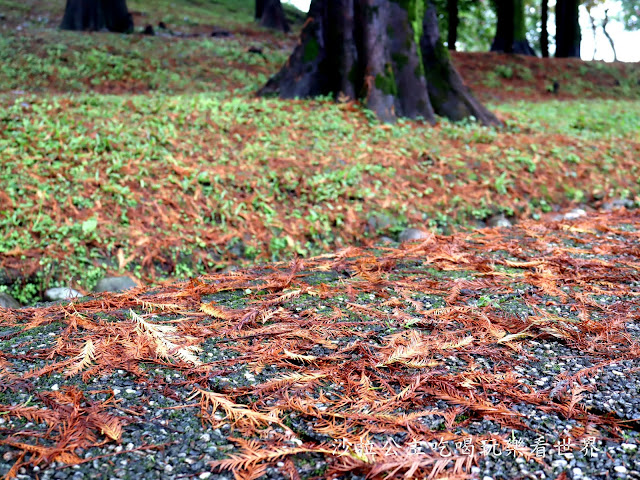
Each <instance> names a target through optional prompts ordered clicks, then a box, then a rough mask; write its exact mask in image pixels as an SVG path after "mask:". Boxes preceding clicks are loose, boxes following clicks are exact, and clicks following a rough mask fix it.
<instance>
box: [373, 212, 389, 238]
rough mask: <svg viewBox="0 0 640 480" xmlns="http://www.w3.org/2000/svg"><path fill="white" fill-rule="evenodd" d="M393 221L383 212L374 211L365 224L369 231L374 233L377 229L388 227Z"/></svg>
mask: <svg viewBox="0 0 640 480" xmlns="http://www.w3.org/2000/svg"><path fill="white" fill-rule="evenodd" d="M392 223H393V220H392V219H391V217H389V216H387V215H384V214H383V213H374V214H373V215H371V216H370V217H369V218H368V219H367V226H368V227H369V231H370V232H372V233H375V232H376V231H377V230H384V229H385V228H389V227H390V226H391V225H392Z"/></svg>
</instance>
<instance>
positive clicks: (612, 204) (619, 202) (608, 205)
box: [602, 198, 636, 211]
mask: <svg viewBox="0 0 640 480" xmlns="http://www.w3.org/2000/svg"><path fill="white" fill-rule="evenodd" d="M635 206H636V204H635V202H634V201H633V200H630V199H628V198H614V199H613V200H610V201H608V202H604V203H603V204H602V209H603V210H606V211H610V210H617V209H618V208H628V209H630V208H634V207H635Z"/></svg>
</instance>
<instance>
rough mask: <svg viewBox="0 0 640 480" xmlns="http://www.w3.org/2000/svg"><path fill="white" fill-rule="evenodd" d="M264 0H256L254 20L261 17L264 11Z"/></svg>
mask: <svg viewBox="0 0 640 480" xmlns="http://www.w3.org/2000/svg"><path fill="white" fill-rule="evenodd" d="M264 2H265V0H256V14H255V20H256V21H258V20H260V19H261V18H262V12H264Z"/></svg>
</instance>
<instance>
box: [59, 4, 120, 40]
mask: <svg viewBox="0 0 640 480" xmlns="http://www.w3.org/2000/svg"><path fill="white" fill-rule="evenodd" d="M60 28H62V29H63V30H89V31H101V30H108V31H110V32H120V33H123V32H131V31H132V30H133V18H132V17H131V14H130V13H129V10H128V9H127V2H126V0H67V5H66V8H65V11H64V17H63V18H62V23H61V24H60Z"/></svg>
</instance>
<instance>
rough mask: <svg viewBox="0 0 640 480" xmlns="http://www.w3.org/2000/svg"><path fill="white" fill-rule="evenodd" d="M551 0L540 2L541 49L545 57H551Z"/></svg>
mask: <svg viewBox="0 0 640 480" xmlns="http://www.w3.org/2000/svg"><path fill="white" fill-rule="evenodd" d="M548 23H549V0H541V4H540V51H541V53H542V57H543V58H548V57H549V29H548V25H547V24H548Z"/></svg>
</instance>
